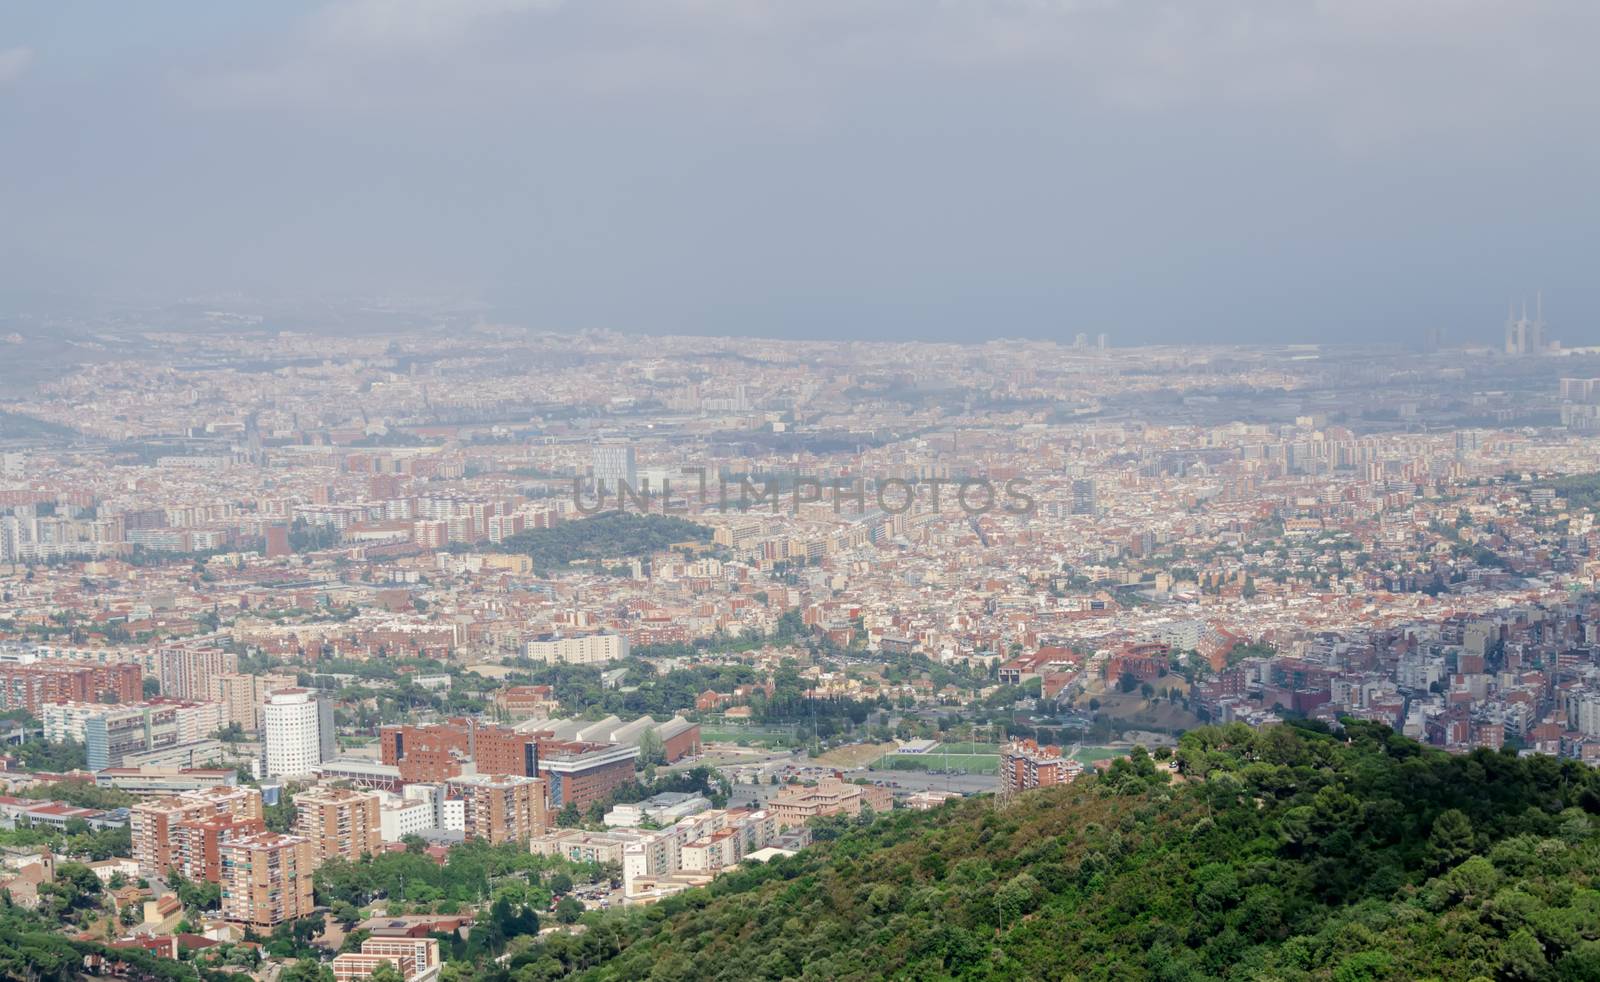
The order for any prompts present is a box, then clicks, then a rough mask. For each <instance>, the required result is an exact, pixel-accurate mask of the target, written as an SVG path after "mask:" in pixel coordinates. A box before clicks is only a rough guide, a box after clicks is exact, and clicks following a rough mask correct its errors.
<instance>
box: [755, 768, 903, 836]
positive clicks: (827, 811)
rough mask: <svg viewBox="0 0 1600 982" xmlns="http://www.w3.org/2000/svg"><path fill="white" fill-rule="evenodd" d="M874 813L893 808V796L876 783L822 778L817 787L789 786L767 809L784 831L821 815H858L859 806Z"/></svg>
mask: <svg viewBox="0 0 1600 982" xmlns="http://www.w3.org/2000/svg"><path fill="white" fill-rule="evenodd" d="M862 805H867V806H869V807H871V808H872V810H873V811H888V810H889V809H891V808H893V807H894V795H893V793H892V792H890V791H889V789H888V788H880V787H878V786H877V785H875V784H849V783H847V782H845V781H842V780H840V779H839V778H836V777H825V778H823V779H822V780H820V781H818V782H817V786H816V787H814V788H813V787H806V786H805V785H803V784H791V785H789V786H788V787H786V788H784V789H783V790H782V791H780V792H778V794H777V795H775V796H774V797H773V799H772V801H771V802H769V803H768V806H767V807H768V808H770V809H771V810H772V813H773V815H774V817H775V818H776V819H777V823H778V828H780V829H786V828H790V827H791V826H795V825H804V824H805V823H806V822H807V821H808V820H809V819H813V818H817V817H819V816H822V815H850V816H852V817H854V816H856V815H859V814H861V806H862Z"/></svg>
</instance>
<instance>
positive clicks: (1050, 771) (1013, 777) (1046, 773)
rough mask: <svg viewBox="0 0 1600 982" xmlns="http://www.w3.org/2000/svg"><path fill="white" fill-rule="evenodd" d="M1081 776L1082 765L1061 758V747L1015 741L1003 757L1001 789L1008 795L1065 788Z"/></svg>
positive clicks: (1001, 759) (1009, 745) (1029, 741)
mask: <svg viewBox="0 0 1600 982" xmlns="http://www.w3.org/2000/svg"><path fill="white" fill-rule="evenodd" d="M1082 772H1083V765H1082V764H1080V763H1078V762H1077V761H1076V760H1073V759H1072V758H1070V757H1063V756H1061V748H1060V747H1051V746H1043V747H1041V746H1040V745H1039V744H1037V743H1035V742H1034V741H1032V740H1013V741H1012V742H1011V743H1009V744H1007V745H1006V747H1005V749H1004V750H1003V751H1002V752H1001V754H1000V787H1001V790H1002V791H1003V792H1004V793H1007V794H1015V793H1016V792H1018V791H1027V790H1030V789H1032V788H1048V787H1053V786H1055V785H1057V784H1066V783H1067V782H1069V781H1071V780H1072V779H1074V778H1076V777H1077V776H1078V775H1079V774H1081V773H1082Z"/></svg>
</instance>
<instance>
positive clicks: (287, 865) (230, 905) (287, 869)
mask: <svg viewBox="0 0 1600 982" xmlns="http://www.w3.org/2000/svg"><path fill="white" fill-rule="evenodd" d="M221 852H222V916H223V917H225V918H227V919H228V920H230V921H236V922H239V923H241V924H248V925H252V926H254V927H272V926H273V925H274V924H277V923H279V922H281V921H292V920H294V919H295V918H297V917H305V916H306V915H308V914H310V913H311V911H312V908H313V906H314V903H313V901H312V895H311V871H312V869H313V867H314V866H315V865H316V860H315V859H314V858H313V856H312V853H311V843H310V842H309V841H307V840H305V839H303V838H301V837H299V836H296V835H278V834H277V833H275V832H263V833H260V834H259V835H251V836H246V837H244V838H242V839H235V840H233V841H231V842H226V843H223V845H222V849H221Z"/></svg>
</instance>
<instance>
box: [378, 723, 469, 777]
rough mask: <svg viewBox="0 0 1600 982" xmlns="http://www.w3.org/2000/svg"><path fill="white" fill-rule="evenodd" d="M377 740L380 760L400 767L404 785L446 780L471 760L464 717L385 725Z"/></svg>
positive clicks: (467, 728) (467, 726)
mask: <svg viewBox="0 0 1600 982" xmlns="http://www.w3.org/2000/svg"><path fill="white" fill-rule="evenodd" d="M378 740H379V752H380V754H381V756H382V759H383V762H384V763H385V764H388V765H390V766H391V767H398V768H400V780H402V781H404V782H405V783H407V784H417V783H429V784H433V783H437V782H439V781H445V780H449V779H450V778H452V777H455V776H456V775H457V774H460V773H461V770H462V764H464V763H465V762H466V761H469V760H471V759H472V725H471V724H470V723H468V722H467V721H466V720H451V721H450V722H448V723H438V724H435V725H433V726H403V725H392V726H385V727H382V728H381V729H379V730H378Z"/></svg>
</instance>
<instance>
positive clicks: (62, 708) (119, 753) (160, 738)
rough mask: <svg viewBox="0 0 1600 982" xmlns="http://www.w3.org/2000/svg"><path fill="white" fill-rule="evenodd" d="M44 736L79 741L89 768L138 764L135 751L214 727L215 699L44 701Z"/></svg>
mask: <svg viewBox="0 0 1600 982" xmlns="http://www.w3.org/2000/svg"><path fill="white" fill-rule="evenodd" d="M41 716H42V717H43V720H44V731H45V739H47V740H57V741H60V740H75V741H77V742H79V743H82V744H83V745H84V748H85V751H86V757H87V762H88V767H89V769H90V770H92V771H100V770H104V769H106V768H108V767H124V766H138V765H139V764H140V763H143V762H144V761H143V760H142V759H139V758H141V755H144V754H148V753H151V752H157V751H163V750H167V749H170V748H172V747H175V746H179V745H183V744H192V743H195V742H196V741H199V740H201V739H203V738H205V737H209V736H210V735H211V734H212V733H213V732H215V731H216V729H217V727H218V726H219V725H220V721H221V718H222V709H221V707H220V706H219V705H217V704H216V703H209V702H201V703H177V702H172V703H137V702H136V703H133V704H130V705H106V704H104V703H83V702H61V703H48V704H46V705H45V706H44V707H43V709H42V711H41Z"/></svg>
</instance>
